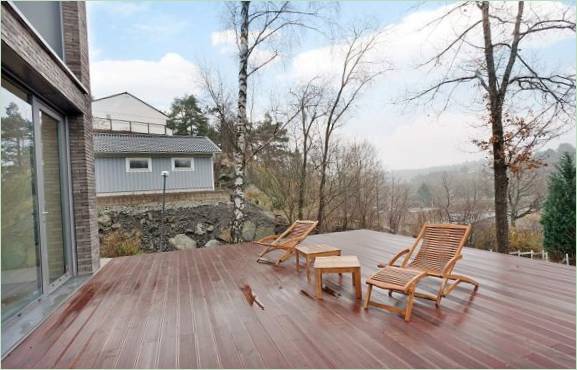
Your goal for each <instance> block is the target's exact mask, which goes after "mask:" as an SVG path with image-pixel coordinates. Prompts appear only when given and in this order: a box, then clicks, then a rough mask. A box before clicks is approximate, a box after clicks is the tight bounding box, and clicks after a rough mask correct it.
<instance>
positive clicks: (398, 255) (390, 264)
mask: <svg viewBox="0 0 577 370" xmlns="http://www.w3.org/2000/svg"><path fill="white" fill-rule="evenodd" d="M410 251H411V250H410V249H409V248H407V249H403V250H402V251H400V252H399V253H397V254H395V255H394V256H393V258H391V259H390V260H389V262H388V263H387V264H386V265H385V264H384V263H379V264H378V265H377V267H379V268H383V267H386V266H394V265H395V262H397V260H398V259H399V258H401V257H402V256H403V255H405V254H407V253H409V252H410Z"/></svg>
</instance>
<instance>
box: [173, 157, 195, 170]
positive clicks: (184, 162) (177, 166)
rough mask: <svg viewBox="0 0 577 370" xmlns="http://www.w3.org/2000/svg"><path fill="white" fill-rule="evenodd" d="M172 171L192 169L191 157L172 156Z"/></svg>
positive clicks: (192, 161) (192, 160)
mask: <svg viewBox="0 0 577 370" xmlns="http://www.w3.org/2000/svg"><path fill="white" fill-rule="evenodd" d="M172 170H173V171H194V159H193V158H172Z"/></svg>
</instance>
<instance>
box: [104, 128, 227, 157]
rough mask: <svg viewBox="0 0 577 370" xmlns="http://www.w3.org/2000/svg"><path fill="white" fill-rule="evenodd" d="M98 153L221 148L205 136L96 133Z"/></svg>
mask: <svg viewBox="0 0 577 370" xmlns="http://www.w3.org/2000/svg"><path fill="white" fill-rule="evenodd" d="M94 152H95V153H96V154H120V153H159V154H173V153H183V154H184V153H207V154H212V153H218V152H220V149H219V148H218V146H217V145H216V144H215V143H213V142H212V140H210V139H209V138H207V137H204V136H162V135H146V134H120V133H94Z"/></svg>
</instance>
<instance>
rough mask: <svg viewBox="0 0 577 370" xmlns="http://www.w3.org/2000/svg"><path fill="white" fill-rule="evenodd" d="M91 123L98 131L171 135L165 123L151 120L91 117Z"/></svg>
mask: <svg viewBox="0 0 577 370" xmlns="http://www.w3.org/2000/svg"><path fill="white" fill-rule="evenodd" d="M92 125H93V128H94V129H95V130H98V131H118V132H135V133H140V134H156V135H172V130H171V129H169V128H168V127H166V126H165V125H162V124H159V123H151V122H141V121H127V120H122V119H115V118H102V117H93V118H92Z"/></svg>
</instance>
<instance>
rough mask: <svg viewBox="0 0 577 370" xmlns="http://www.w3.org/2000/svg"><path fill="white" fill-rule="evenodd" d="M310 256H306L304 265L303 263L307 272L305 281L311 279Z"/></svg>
mask: <svg viewBox="0 0 577 370" xmlns="http://www.w3.org/2000/svg"><path fill="white" fill-rule="evenodd" d="M311 258H312V257H311V256H308V255H307V256H306V265H305V270H306V272H307V282H310V281H311V274H310V266H311Z"/></svg>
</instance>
